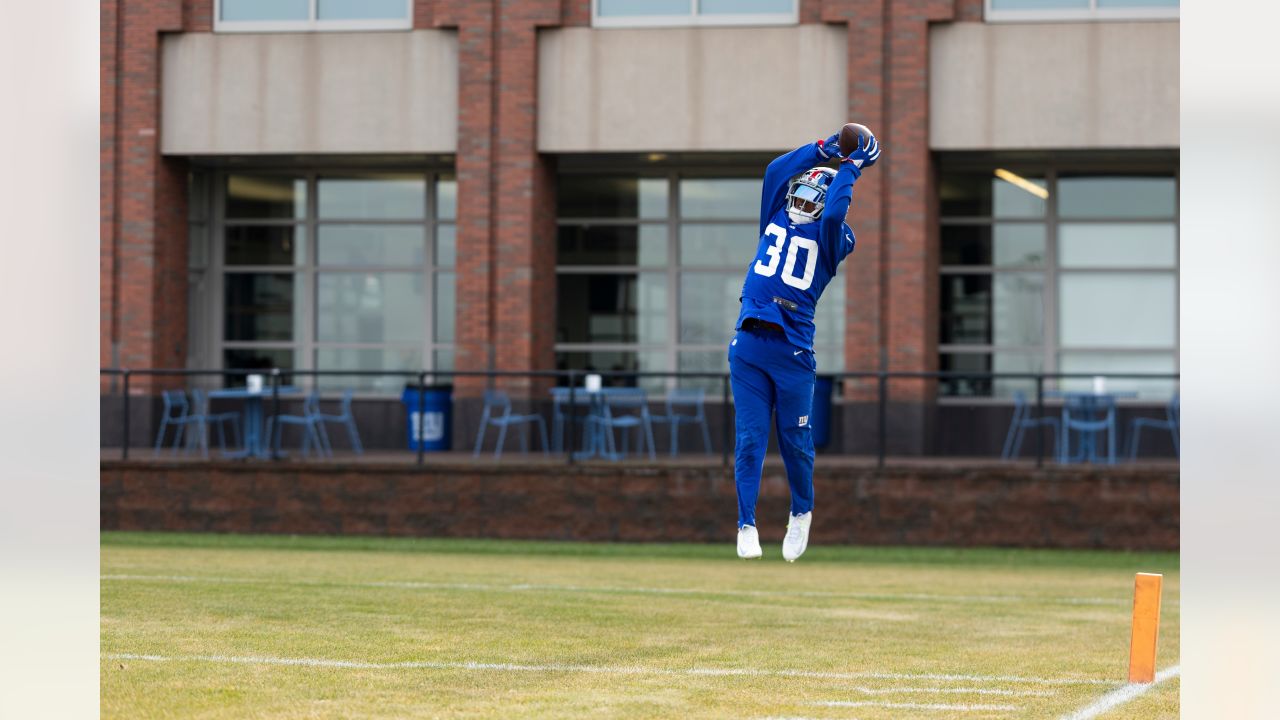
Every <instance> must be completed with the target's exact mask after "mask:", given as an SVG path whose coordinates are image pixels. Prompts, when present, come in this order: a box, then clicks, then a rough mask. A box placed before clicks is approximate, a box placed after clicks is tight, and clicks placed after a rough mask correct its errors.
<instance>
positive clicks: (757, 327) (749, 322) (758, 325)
mask: <svg viewBox="0 0 1280 720" xmlns="http://www.w3.org/2000/svg"><path fill="white" fill-rule="evenodd" d="M742 329H743V330H752V331H755V332H767V333H778V334H779V335H785V334H786V333H787V331H786V330H784V329H783V328H782V326H781V325H779V324H777V323H771V322H769V321H768V320H761V319H760V318H747V319H746V320H743V321H742Z"/></svg>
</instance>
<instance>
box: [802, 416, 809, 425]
mask: <svg viewBox="0 0 1280 720" xmlns="http://www.w3.org/2000/svg"><path fill="white" fill-rule="evenodd" d="M808 424H809V416H808V415H801V416H800V427H804V426H805V425H808Z"/></svg>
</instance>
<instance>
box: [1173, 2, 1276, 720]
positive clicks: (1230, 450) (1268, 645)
mask: <svg viewBox="0 0 1280 720" xmlns="http://www.w3.org/2000/svg"><path fill="white" fill-rule="evenodd" d="M1278 30H1280V4H1277V3H1274V2H1256V1H1252V0H1251V1H1248V2H1246V1H1245V0H1190V1H1188V2H1183V3H1182V21H1181V35H1182V72H1181V74H1182V94H1181V99H1182V117H1181V127H1182V182H1181V200H1182V242H1181V250H1182V259H1181V262H1180V263H1179V266H1180V267H1181V268H1182V277H1181V280H1182V283H1181V308H1182V332H1181V339H1182V358H1181V371H1182V378H1183V380H1182V407H1183V425H1182V433H1183V434H1182V503H1181V523H1182V578H1181V579H1182V619H1183V627H1182V636H1181V640H1182V665H1183V678H1182V717H1184V718H1232V719H1233V720H1237V719H1241V718H1275V717H1280V680H1278V679H1277V677H1276V673H1277V672H1280V617H1277V614H1276V613H1277V609H1278V608H1280V553H1278V552H1277V549H1280V60H1277V56H1276V47H1277V42H1278V40H1277V37H1278V36H1277V31H1278ZM1177 661H1178V660H1177V659H1176V658H1162V661H1161V664H1162V665H1163V664H1166V663H1175V662H1177Z"/></svg>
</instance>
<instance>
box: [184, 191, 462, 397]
mask: <svg viewBox="0 0 1280 720" xmlns="http://www.w3.org/2000/svg"><path fill="white" fill-rule="evenodd" d="M213 178H214V182H213V185H214V188H213V192H212V193H211V200H212V203H213V207H214V208H215V209H217V212H216V213H215V214H214V221H213V222H212V223H211V229H212V232H211V233H210V235H211V238H210V240H211V241H210V242H209V243H208V245H209V255H210V257H211V258H212V261H211V262H210V263H209V268H208V270H206V271H204V272H202V273H201V274H202V275H204V274H207V275H209V279H210V284H211V287H212V289H213V293H214V294H215V296H216V297H217V298H218V299H217V300H213V301H212V302H210V303H208V304H210V305H212V306H214V307H216V308H217V309H216V310H214V311H213V312H211V313H209V315H207V316H206V322H205V323H204V324H203V327H204V328H205V330H204V332H199V331H198V330H197V329H196V325H193V335H205V336H207V335H212V336H213V338H214V341H213V342H210V343H206V344H207V346H208V347H209V351H208V355H206V357H205V361H206V362H205V364H206V366H208V365H212V366H219V365H220V366H221V367H224V368H282V369H292V368H300V369H320V370H388V371H412V370H419V369H439V370H449V369H452V368H453V342H454V338H453V312H454V295H455V289H454V288H455V281H454V256H455V251H454V238H455V230H454V222H455V218H456V200H455V195H456V185H455V182H454V180H453V179H452V178H451V177H449V176H441V175H433V174H429V173H423V172H351V171H345V170H344V171H335V172H325V171H320V172H306V173H302V172H281V173H273V172H239V171H237V172H219V173H216V174H214V175H213ZM193 226H195V223H194V221H193ZM192 272H193V273H195V270H194V269H193V271H192ZM210 356H211V357H210ZM325 384H331V385H337V386H341V387H357V388H360V389H362V390H365V391H375V392H396V391H398V390H399V389H400V388H401V387H402V386H403V384H404V378H403V377H395V378H392V377H386V378H376V377H366V378H357V377H354V376H351V377H333V378H325V379H324V380H322V385H325Z"/></svg>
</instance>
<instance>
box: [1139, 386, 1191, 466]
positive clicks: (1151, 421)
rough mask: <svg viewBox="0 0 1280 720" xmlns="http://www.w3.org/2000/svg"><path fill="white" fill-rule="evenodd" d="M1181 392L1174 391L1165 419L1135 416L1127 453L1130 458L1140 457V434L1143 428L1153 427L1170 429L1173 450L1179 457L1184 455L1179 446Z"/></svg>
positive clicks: (1166, 408) (1166, 409)
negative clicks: (1179, 397)
mask: <svg viewBox="0 0 1280 720" xmlns="http://www.w3.org/2000/svg"><path fill="white" fill-rule="evenodd" d="M1179 395H1180V393H1174V395H1173V398H1172V399H1171V400H1169V404H1168V405H1167V406H1166V407H1165V409H1164V417H1165V419H1163V420H1160V419H1157V418H1134V419H1133V420H1131V421H1130V422H1129V452H1127V453H1125V454H1126V455H1128V456H1129V459H1130V460H1134V459H1136V458H1137V457H1138V442H1139V440H1138V436H1139V435H1141V433H1142V428H1144V427H1146V428H1151V429H1153V430H1168V431H1169V437H1171V438H1173V452H1174V454H1175V455H1177V456H1178V457H1182V448H1181V447H1180V446H1179V438H1178V432H1179V428H1178V424H1179V423H1180V422H1181V420H1182V408H1181V401H1180V400H1179V399H1178V396H1179Z"/></svg>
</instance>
